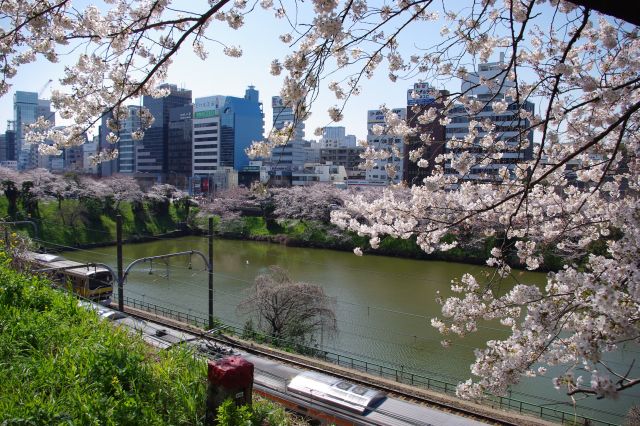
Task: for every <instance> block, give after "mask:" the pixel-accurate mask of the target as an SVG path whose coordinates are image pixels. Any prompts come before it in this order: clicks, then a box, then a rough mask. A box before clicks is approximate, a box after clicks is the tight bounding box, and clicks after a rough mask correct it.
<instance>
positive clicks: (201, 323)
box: [124, 297, 624, 426]
mask: <svg viewBox="0 0 640 426" xmlns="http://www.w3.org/2000/svg"><path fill="white" fill-rule="evenodd" d="M124 303H125V304H126V305H127V306H130V307H133V308H136V309H141V310H144V311H147V312H149V313H153V314H156V315H160V316H163V317H166V318H171V319H175V320H177V321H180V322H184V323H188V324H192V325H195V326H198V327H201V328H206V327H207V324H208V319H206V318H204V317H200V316H197V315H192V314H187V313H184V312H181V311H178V310H175V309H169V308H166V307H164V306H159V305H155V304H153V303H148V302H144V301H140V300H136V299H133V298H129V297H125V298H124ZM225 328H226V329H227V330H231V331H233V332H234V333H236V334H242V330H241V329H240V328H238V327H233V326H226V327H225ZM281 343H284V344H285V346H288V345H287V343H288V342H281ZM306 349H307V351H306V352H307V354H312V355H313V356H315V357H316V358H319V359H322V360H324V361H327V362H331V363H333V364H336V365H340V366H343V367H348V368H351V369H354V370H358V371H362V372H365V373H368V374H373V375H376V376H379V377H382V378H386V379H391V380H394V381H396V382H398V383H403V384H408V385H412V386H418V387H421V388H424V389H429V390H433V391H436V392H441V393H445V394H448V395H453V396H455V395H456V386H457V384H455V383H451V382H447V381H445V380H442V379H438V378H435V377H428V376H426V375H423V374H417V373H412V372H410V371H404V369H400V370H398V369H396V368H391V367H386V366H384V365H382V364H378V363H375V362H370V361H363V360H361V359H357V358H354V357H351V356H348V355H341V354H338V353H335V352H330V351H325V350H322V349H318V348H306ZM480 402H481V403H482V404H484V405H486V406H490V407H492V408H498V409H505V410H511V411H516V412H518V413H522V414H526V415H530V416H534V417H539V418H540V419H543V420H547V421H551V422H557V423H560V424H567V425H575V426H577V425H589V426H615V425H618V424H620V423H622V421H623V420H624V416H622V415H619V414H616V413H610V412H606V413H604V414H606V415H608V416H616V417H618V418H620V423H611V422H607V421H603V420H598V419H594V418H591V417H587V416H582V415H578V414H576V413H573V412H567V411H563V410H560V409H557V408H552V407H547V406H544V405H539V404H533V403H530V402H526V401H522V400H519V399H517V398H513V397H507V396H495V395H491V394H485V396H484V398H483V400H482V401H480Z"/></svg>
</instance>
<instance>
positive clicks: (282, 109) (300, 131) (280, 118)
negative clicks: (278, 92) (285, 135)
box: [271, 96, 304, 141]
mask: <svg viewBox="0 0 640 426" xmlns="http://www.w3.org/2000/svg"><path fill="white" fill-rule="evenodd" d="M271 108H272V109H273V128H274V129H278V130H281V129H282V128H284V126H285V124H288V123H293V122H294V115H293V108H292V107H291V106H290V105H285V104H284V101H283V100H282V98H281V97H280V96H273V97H272V98H271ZM303 139H304V121H299V122H298V123H296V126H295V128H294V130H293V135H291V141H301V140H303Z"/></svg>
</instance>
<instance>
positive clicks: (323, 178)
mask: <svg viewBox="0 0 640 426" xmlns="http://www.w3.org/2000/svg"><path fill="white" fill-rule="evenodd" d="M346 181H347V171H346V170H345V168H344V166H334V165H333V164H305V165H304V167H303V168H302V169H300V170H296V171H294V172H293V173H292V175H291V185H293V186H307V185H313V184H315V183H340V182H346Z"/></svg>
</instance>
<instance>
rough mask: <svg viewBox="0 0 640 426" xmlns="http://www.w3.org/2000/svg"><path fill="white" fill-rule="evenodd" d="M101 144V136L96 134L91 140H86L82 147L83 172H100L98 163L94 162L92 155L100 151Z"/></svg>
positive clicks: (94, 173) (92, 173)
mask: <svg viewBox="0 0 640 426" xmlns="http://www.w3.org/2000/svg"><path fill="white" fill-rule="evenodd" d="M99 145H100V136H99V135H96V136H94V137H93V139H92V140H91V141H87V142H85V143H84V144H83V145H82V146H81V147H80V148H82V166H83V167H82V172H83V173H87V174H91V175H96V174H98V165H97V164H93V163H92V161H91V157H94V156H95V155H96V154H97V153H98V146H99Z"/></svg>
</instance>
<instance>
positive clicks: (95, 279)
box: [25, 252, 114, 301]
mask: <svg viewBox="0 0 640 426" xmlns="http://www.w3.org/2000/svg"><path fill="white" fill-rule="evenodd" d="M25 258H26V260H27V261H28V262H29V263H31V264H32V265H33V266H34V267H35V268H36V272H48V273H51V274H52V275H53V278H54V280H55V281H57V282H59V283H60V284H62V285H71V288H72V289H73V292H74V293H75V294H77V295H78V296H81V297H84V298H86V299H90V300H96V301H98V300H105V299H109V298H110V297H111V295H112V293H113V281H114V277H113V274H112V273H111V271H110V270H109V269H107V268H105V267H103V266H95V265H93V266H92V265H90V264H85V263H79V262H74V261H72V260H67V259H65V258H64V257H62V256H57V255H53V254H42V253H34V252H27V254H26V256H25Z"/></svg>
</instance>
